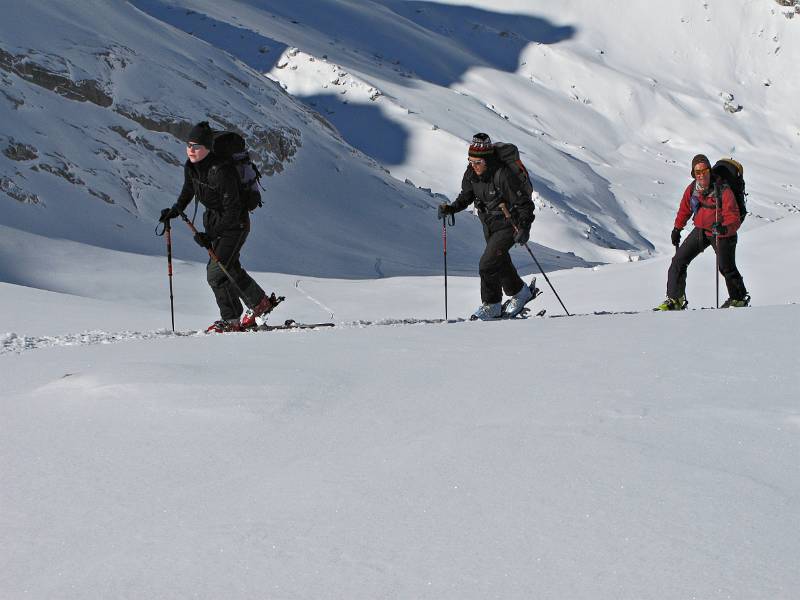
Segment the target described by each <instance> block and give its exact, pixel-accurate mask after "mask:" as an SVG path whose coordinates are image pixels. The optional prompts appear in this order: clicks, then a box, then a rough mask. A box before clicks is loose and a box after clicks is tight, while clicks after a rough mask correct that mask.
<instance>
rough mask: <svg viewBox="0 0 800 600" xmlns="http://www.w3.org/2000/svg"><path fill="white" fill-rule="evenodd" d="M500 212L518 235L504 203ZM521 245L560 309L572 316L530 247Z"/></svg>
mask: <svg viewBox="0 0 800 600" xmlns="http://www.w3.org/2000/svg"><path fill="white" fill-rule="evenodd" d="M500 210H501V211H503V214H504V215H505V217H506V219H508V220H509V221H510V222H511V226H512V227H513V228H514V233H519V227H518V226H517V224H516V223H515V222H514V219H512V218H511V212H510V211H509V210H508V207H507V206H506V205H505V203H504V202H503V203H501V204H500ZM522 245H523V246H525V249H526V250H527V251H528V254H530V255H531V258H532V259H533V262H535V263H536V266H537V267H538V268H539V271H540V272H541V274H542V275H544V280H545V281H546V282H547V285H549V286H550V289H551V290H553V293H554V294H555V295H556V298H558V301H559V303H560V304H561V308H563V309H564V312H565V313H567V316H568V317H571V316H572V315H571V314H570V312H569V311H568V310H567V307H566V306H564V303H563V302H562V301H561V296H559V295H558V292H557V291H556V288H554V287H553V284H552V283H550V278H549V277H548V276H547V273H545V272H544V269H543V268H542V265H540V264H539V261H538V260H536V257H535V256H534V255H533V251H532V250H531V247H530V246H529V245H528V242H525V243H524V244H522Z"/></svg>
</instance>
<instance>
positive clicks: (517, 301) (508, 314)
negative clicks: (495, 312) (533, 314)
mask: <svg viewBox="0 0 800 600" xmlns="http://www.w3.org/2000/svg"><path fill="white" fill-rule="evenodd" d="M541 293H542V291H541V290H540V289H539V288H537V287H536V277H534V278H533V281H531V284H530V285H523V286H522V289H521V290H520V291H518V292H517V293H516V294H515V295H514V296H512V297H511V299H509V300H506V301H505V302H504V303H503V318H504V319H513V318H514V317H516V316H517V315H519V314H520V313H521V312H522V311H523V310H524V309H525V305H526V304H527V303H528V302H530V301H531V300H533V299H534V298H536V296H538V295H539V294H541Z"/></svg>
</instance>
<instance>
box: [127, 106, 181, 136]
mask: <svg viewBox="0 0 800 600" xmlns="http://www.w3.org/2000/svg"><path fill="white" fill-rule="evenodd" d="M114 112H116V113H117V114H120V115H122V116H123V117H125V118H127V119H130V120H131V121H135V122H136V123H139V125H141V126H142V127H144V128H145V129H147V130H148V131H157V132H159V133H169V134H170V135H172V136H173V137H176V138H177V139H179V140H181V141H183V140H185V139H186V136H188V135H189V132H190V131H191V130H192V127H194V123H190V122H189V121H181V120H177V119H175V117H167V116H161V115H152V116H148V115H141V114H139V113H137V112H136V111H134V110H133V109H131V108H127V107H125V106H115V107H114ZM117 133H119V132H117Z"/></svg>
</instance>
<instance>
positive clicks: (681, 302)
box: [653, 296, 689, 310]
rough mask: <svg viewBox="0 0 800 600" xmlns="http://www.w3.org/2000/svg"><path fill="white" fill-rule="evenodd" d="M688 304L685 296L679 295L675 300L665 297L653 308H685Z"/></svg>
mask: <svg viewBox="0 0 800 600" xmlns="http://www.w3.org/2000/svg"><path fill="white" fill-rule="evenodd" d="M688 305H689V302H688V301H687V300H686V296H681V297H680V298H678V299H677V300H675V299H673V298H667V299H666V300H664V302H662V303H661V304H659V305H658V306H656V307H655V308H654V309H653V310H685V309H686V307H687V306H688Z"/></svg>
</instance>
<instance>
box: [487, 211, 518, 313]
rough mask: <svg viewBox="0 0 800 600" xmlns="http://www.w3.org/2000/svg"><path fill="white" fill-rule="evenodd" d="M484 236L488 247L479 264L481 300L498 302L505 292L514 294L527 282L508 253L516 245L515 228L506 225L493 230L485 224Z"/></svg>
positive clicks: (508, 294)
mask: <svg viewBox="0 0 800 600" xmlns="http://www.w3.org/2000/svg"><path fill="white" fill-rule="evenodd" d="M483 236H484V238H486V249H485V250H484V251H483V256H481V260H480V263H479V264H478V272H479V274H480V276H481V302H484V303H487V304H496V303H497V302H500V301H501V300H502V299H503V292H505V293H506V295H507V296H513V295H514V294H516V293H517V292H519V291H520V290H521V289H522V286H523V285H525V283H524V282H523V281H522V279H521V278H520V276H519V274H518V273H517V269H516V268H514V264H513V263H512V262H511V255H510V254H509V253H508V252H509V250H511V247H512V246H513V245H514V230H513V229H512V228H511V227H505V228H503V229H500V230H499V231H494V232H492V231H491V230H490V229H489V228H488V227H487V226H486V225H484V226H483Z"/></svg>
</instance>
